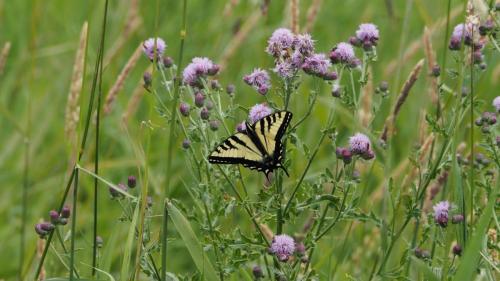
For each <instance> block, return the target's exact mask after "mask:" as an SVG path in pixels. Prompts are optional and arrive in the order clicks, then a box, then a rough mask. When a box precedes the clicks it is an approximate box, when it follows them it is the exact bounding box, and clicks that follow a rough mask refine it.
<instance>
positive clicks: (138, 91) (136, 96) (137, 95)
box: [122, 66, 153, 124]
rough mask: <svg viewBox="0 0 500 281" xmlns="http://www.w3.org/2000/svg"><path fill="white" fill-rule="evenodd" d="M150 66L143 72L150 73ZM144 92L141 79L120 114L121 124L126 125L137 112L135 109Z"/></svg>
mask: <svg viewBox="0 0 500 281" xmlns="http://www.w3.org/2000/svg"><path fill="white" fill-rule="evenodd" d="M152 69H153V68H152V66H149V67H148V68H147V69H146V70H145V71H144V72H151V70H152ZM144 93H145V90H144V85H143V80H142V78H141V79H139V83H137V86H136V87H135V89H134V91H133V92H132V96H131V97H130V100H129V101H128V104H127V108H126V109H125V112H124V113H123V114H122V121H123V123H125V124H126V123H128V120H129V118H130V117H131V116H133V115H134V114H135V112H136V111H137V108H138V107H139V103H140V102H141V99H142V96H143V95H144Z"/></svg>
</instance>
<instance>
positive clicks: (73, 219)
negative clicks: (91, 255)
mask: <svg viewBox="0 0 500 281" xmlns="http://www.w3.org/2000/svg"><path fill="white" fill-rule="evenodd" d="M77 202H78V170H77V169H76V168H75V180H74V181H73V211H72V214H71V216H72V217H71V252H70V253H69V255H70V256H69V257H70V258H69V260H70V262H69V280H70V281H73V280H74V277H75V276H74V272H75V236H76V231H75V230H76V210H77V208H76V204H77Z"/></svg>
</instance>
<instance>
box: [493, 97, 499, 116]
mask: <svg viewBox="0 0 500 281" xmlns="http://www.w3.org/2000/svg"><path fill="white" fill-rule="evenodd" d="M492 104H493V106H494V107H495V109H496V110H497V112H499V113H500V96H498V97H496V98H494V99H493V102H492Z"/></svg>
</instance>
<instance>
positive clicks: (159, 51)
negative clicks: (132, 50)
mask: <svg viewBox="0 0 500 281" xmlns="http://www.w3.org/2000/svg"><path fill="white" fill-rule="evenodd" d="M155 45H156V55H157V56H158V57H159V58H161V57H162V56H163V53H164V52H165V49H166V48H167V44H165V41H163V39H161V38H159V37H157V38H156V39H155V38H149V39H148V40H146V41H144V43H142V50H143V51H144V54H145V55H146V56H147V57H148V58H149V59H150V60H153V59H154V56H155Z"/></svg>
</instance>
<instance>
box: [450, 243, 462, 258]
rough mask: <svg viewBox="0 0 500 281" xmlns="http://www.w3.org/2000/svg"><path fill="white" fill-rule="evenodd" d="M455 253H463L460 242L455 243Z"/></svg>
mask: <svg viewBox="0 0 500 281" xmlns="http://www.w3.org/2000/svg"><path fill="white" fill-rule="evenodd" d="M452 251H453V254H454V255H455V256H461V255H462V246H460V245H459V244H455V245H453V249H452Z"/></svg>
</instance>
